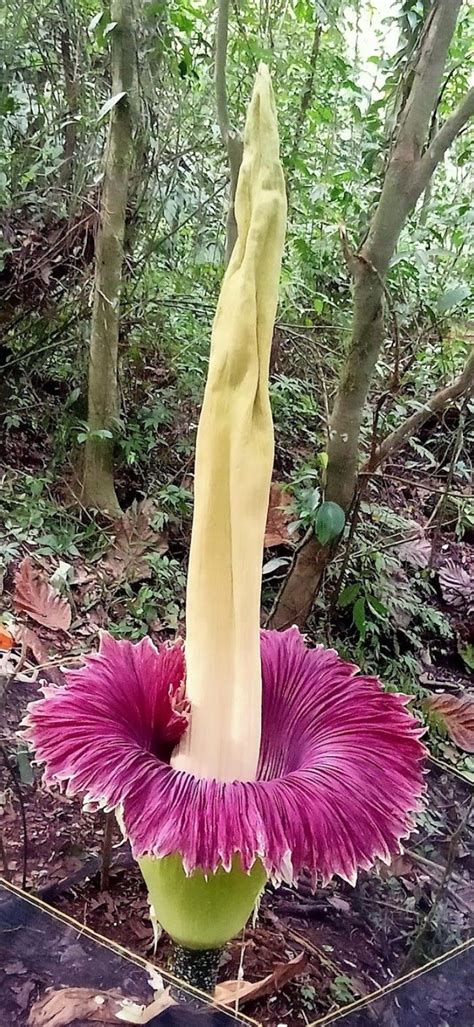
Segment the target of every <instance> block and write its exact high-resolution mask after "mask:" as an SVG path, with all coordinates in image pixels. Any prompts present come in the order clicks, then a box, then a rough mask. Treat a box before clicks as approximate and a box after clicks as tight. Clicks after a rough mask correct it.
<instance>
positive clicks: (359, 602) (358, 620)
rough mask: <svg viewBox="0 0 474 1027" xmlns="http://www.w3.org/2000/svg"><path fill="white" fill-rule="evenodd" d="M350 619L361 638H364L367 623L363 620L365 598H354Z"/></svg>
mask: <svg viewBox="0 0 474 1027" xmlns="http://www.w3.org/2000/svg"><path fill="white" fill-rule="evenodd" d="M352 620H353V623H354V624H355V626H356V628H357V630H358V632H359V635H360V637H361V639H362V640H363V639H364V638H365V633H366V631H367V624H366V621H365V599H362V597H361V598H360V599H356V601H355V603H354V606H353V607H352Z"/></svg>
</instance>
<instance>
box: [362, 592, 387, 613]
mask: <svg viewBox="0 0 474 1027" xmlns="http://www.w3.org/2000/svg"><path fill="white" fill-rule="evenodd" d="M367 603H368V605H369V608H370V609H371V610H372V613H376V614H378V615H379V617H386V616H387V614H388V610H387V607H386V606H384V604H383V603H381V602H380V599H376V598H375V596H367Z"/></svg>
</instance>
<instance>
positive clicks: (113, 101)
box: [97, 89, 127, 121]
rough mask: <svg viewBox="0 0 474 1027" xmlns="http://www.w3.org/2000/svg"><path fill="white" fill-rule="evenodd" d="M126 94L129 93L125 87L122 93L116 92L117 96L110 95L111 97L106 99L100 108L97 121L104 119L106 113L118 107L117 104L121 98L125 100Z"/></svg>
mask: <svg viewBox="0 0 474 1027" xmlns="http://www.w3.org/2000/svg"><path fill="white" fill-rule="evenodd" d="M126 95H127V93H126V91H125V90H124V89H123V90H122V92H121V93H116V94H115V96H109V99H108V100H106V101H105V103H103V104H102V107H101V108H100V111H99V113H98V115H97V121H102V118H105V115H106V114H109V113H110V111H111V110H113V108H114V107H116V105H117V104H118V103H120V100H123V98H124V96H126Z"/></svg>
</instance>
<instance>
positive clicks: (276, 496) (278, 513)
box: [264, 481, 292, 549]
mask: <svg viewBox="0 0 474 1027" xmlns="http://www.w3.org/2000/svg"><path fill="white" fill-rule="evenodd" d="M290 507H291V499H290V496H289V495H288V493H287V492H285V490H284V489H283V486H282V485H279V484H278V482H276V481H274V482H273V483H272V485H271V487H270V499H269V503H268V513H267V526H266V528H265V540H264V546H265V548H266V549H270V548H271V547H272V546H280V545H288V542H291V541H292V538H291V535H290V534H289V532H288V525H289V524H290V522H291V520H292V515H291V513H290Z"/></svg>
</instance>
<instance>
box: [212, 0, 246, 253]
mask: <svg viewBox="0 0 474 1027" xmlns="http://www.w3.org/2000/svg"><path fill="white" fill-rule="evenodd" d="M228 37H229V0H219V4H218V9H217V29H216V57H215V84H216V110H217V120H218V122H219V129H220V133H221V137H222V142H223V143H224V146H225V148H226V151H227V161H228V164H229V174H230V183H229V205H228V208H227V220H226V239H225V266H226V267H227V265H228V263H229V260H230V258H231V256H232V251H233V249H234V246H235V243H236V240H237V222H236V220H235V210H234V204H235V193H236V190H237V181H238V178H239V171H240V165H241V163H242V155H243V143H242V140H241V138H240V136H239V134H238V132H232V131H231V128H230V122H229V111H228V108H227V84H226V66H227V43H228Z"/></svg>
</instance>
